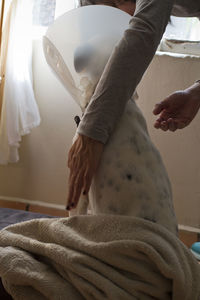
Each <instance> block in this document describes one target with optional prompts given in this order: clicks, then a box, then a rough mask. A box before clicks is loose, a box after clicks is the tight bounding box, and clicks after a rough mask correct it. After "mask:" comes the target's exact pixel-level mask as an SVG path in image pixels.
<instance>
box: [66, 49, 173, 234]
mask: <svg viewBox="0 0 200 300" xmlns="http://www.w3.org/2000/svg"><path fill="white" fill-rule="evenodd" d="M88 48H89V46H88V45H86V46H85V47H84V46H82V47H81V48H79V49H77V51H75V55H74V65H75V69H76V71H77V73H79V74H80V86H79V88H80V90H81V91H82V95H83V101H82V102H81V105H80V106H81V109H82V111H83V114H84V110H85V109H86V107H87V105H88V103H89V101H90V99H91V96H92V94H93V92H94V90H95V87H96V85H97V82H98V79H99V78H100V74H101V72H102V71H103V68H102V67H101V68H99V70H97V66H96V65H95V64H94V63H93V61H94V53H92V49H89V50H90V51H89V53H90V55H87V53H88ZM86 49H87V51H86ZM91 57H92V59H91ZM98 57H99V54H98ZM91 68H94V69H95V76H94V71H93V69H91ZM91 74H92V76H91ZM136 98H137V93H136V92H135V93H134V95H133V97H132V98H131V99H130V100H129V101H128V102H127V104H126V106H125V110H124V112H123V114H122V116H121V118H120V120H119V122H118V124H117V126H116V128H115V129H114V131H113V132H112V134H111V136H110V138H109V140H108V142H107V144H106V145H105V147H104V151H103V154H102V158H101V162H100V165H99V167H98V169H97V171H96V173H95V175H94V178H93V180H92V184H91V187H90V191H89V194H88V197H87V196H83V195H82V196H81V198H80V200H79V203H78V205H77V207H76V208H75V209H72V210H71V211H70V216H73V215H80V214H88V212H89V213H91V214H112V215H125V216H133V217H137V218H143V219H145V220H148V221H150V222H154V223H157V224H160V225H162V226H164V227H165V228H167V229H168V230H170V231H171V232H173V233H175V234H176V235H177V233H178V227H177V220H176V216H175V212H174V207H173V200H172V190H171V184H170V181H169V178H168V174H167V171H166V168H165V166H164V163H163V160H162V157H161V155H160V153H159V151H158V149H157V148H156V147H155V145H154V144H153V142H152V140H151V138H150V136H149V133H148V129H147V124H146V121H145V118H144V116H143V114H142V112H141V110H140V109H139V107H138V105H137V103H136V101H135V100H136ZM79 121H80V119H79V118H78V117H76V122H77V125H78V123H79ZM76 138H77V133H76V134H75V137H74V139H73V142H74V141H75V140H76Z"/></svg>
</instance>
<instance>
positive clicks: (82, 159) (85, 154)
mask: <svg viewBox="0 0 200 300" xmlns="http://www.w3.org/2000/svg"><path fill="white" fill-rule="evenodd" d="M103 147H104V144H102V143H101V142H99V141H96V140H93V139H91V138H89V137H87V136H84V135H78V138H77V139H76V141H75V142H74V144H73V145H72V147H71V149H70V151H69V154H68V168H69V169H70V175H69V181H68V185H69V192H68V197H67V207H66V209H67V210H70V209H72V208H75V207H76V206H77V204H78V201H79V198H80V195H81V192H83V194H84V195H87V194H88V192H89V189H90V186H91V182H92V178H93V176H94V174H95V171H96V170H97V168H98V166H99V163H100V159H101V155H102V152H103Z"/></svg>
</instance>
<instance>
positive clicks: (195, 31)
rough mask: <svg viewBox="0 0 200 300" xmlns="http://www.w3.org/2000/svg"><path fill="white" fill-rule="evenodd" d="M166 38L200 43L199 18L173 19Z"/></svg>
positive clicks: (165, 35)
mask: <svg viewBox="0 0 200 300" xmlns="http://www.w3.org/2000/svg"><path fill="white" fill-rule="evenodd" d="M164 37H165V38H167V39H176V40H184V41H199V42H200V21H199V20H198V19H197V18H178V17H173V16H172V17H171V22H170V23H169V25H168V26H167V28H166V31H165V34H164Z"/></svg>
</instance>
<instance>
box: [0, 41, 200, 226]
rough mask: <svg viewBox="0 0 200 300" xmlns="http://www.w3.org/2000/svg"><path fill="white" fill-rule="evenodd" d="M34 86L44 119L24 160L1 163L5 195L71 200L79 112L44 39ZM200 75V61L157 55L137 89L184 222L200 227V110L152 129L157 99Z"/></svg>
mask: <svg viewBox="0 0 200 300" xmlns="http://www.w3.org/2000/svg"><path fill="white" fill-rule="evenodd" d="M33 71H34V88H35V95H36V99H37V102H38V105H39V109H40V114H41V118H42V123H41V125H40V127H38V128H36V129H34V130H33V131H32V133H31V134H30V135H28V136H25V137H24V138H23V141H22V144H21V148H20V158H21V160H20V162H19V163H17V164H10V165H8V166H0V196H7V197H18V198H22V199H29V200H33V201H34V200H37V201H43V202H49V203H57V204H66V196H67V177H68V168H67V153H68V150H69V148H70V146H71V140H72V137H73V135H74V132H75V130H76V125H75V122H74V120H73V118H74V116H75V115H76V114H79V115H80V110H79V108H78V106H77V105H76V103H75V102H74V101H73V100H72V98H71V97H70V96H69V94H68V93H67V92H66V90H65V89H64V88H63V86H62V85H61V84H60V83H59V82H58V80H57V79H56V78H55V77H54V75H53V73H52V72H51V71H50V69H49V67H48V66H47V64H46V62H45V59H44V55H43V51H42V45H41V42H40V41H35V42H34V56H33ZM197 78H200V61H199V60H197V59H194V58H193V59H190V58H188V59H185V60H184V59H178V58H172V57H155V59H154V61H153V63H152V65H151V67H150V68H149V70H148V72H147V73H146V74H145V76H144V79H143V81H142V84H141V85H140V87H139V89H138V91H139V95H140V100H139V101H138V104H139V105H140V106H141V108H142V110H143V112H144V114H145V116H146V118H147V122H148V127H149V131H150V134H151V136H152V138H153V140H154V141H155V143H156V144H157V146H158V148H159V149H160V151H161V153H162V155H163V159H164V161H165V163H166V166H167V169H168V172H169V175H170V178H171V181H172V185H173V191H174V202H175V208H176V213H177V216H178V220H179V223H181V224H185V225H193V226H197V227H198V226H199V227H200V214H199V211H200V160H199V153H200V134H199V128H200V114H199V115H198V117H197V118H196V119H195V120H194V122H193V123H192V124H191V126H190V127H188V128H186V129H184V130H182V131H179V132H175V133H166V132H161V131H159V130H156V129H154V128H153V120H155V117H154V116H153V115H152V113H151V111H152V109H153V106H154V104H155V103H156V102H157V101H160V100H162V98H163V97H164V96H166V95H168V94H169V93H171V92H172V91H175V90H177V89H182V88H184V87H187V86H188V85H190V84H191V83H192V82H193V81H194V80H195V79H197Z"/></svg>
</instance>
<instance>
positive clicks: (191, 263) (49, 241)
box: [0, 215, 200, 300]
mask: <svg viewBox="0 0 200 300" xmlns="http://www.w3.org/2000/svg"><path fill="white" fill-rule="evenodd" d="M0 276H1V277H2V282H3V285H4V287H5V289H6V290H7V292H8V293H9V294H11V295H12V297H13V298H14V299H16V300H18V299H20V300H27V299H28V300H32V299H34V300H35V299H37V300H44V299H50V300H59V299H60V300H64V299H70V300H71V299H73V300H75V299H77V300H79V299H88V300H90V299H91V300H97V299H98V300H100V299H102V300H105V299H113V300H129V299H130V300H133V299H141V300H147V299H148V300H150V299H162V300H165V299H166V300H168V299H174V300H180V299H181V300H199V299H200V266H199V265H198V263H197V261H196V259H195V258H194V257H193V255H192V254H191V253H190V251H189V250H188V249H187V247H186V246H185V245H184V244H183V243H182V242H181V241H180V240H179V239H178V238H177V237H176V236H175V235H173V234H172V233H171V232H169V231H168V230H167V229H165V228H164V227H163V226H161V225H158V224H155V223H152V222H150V221H147V220H143V219H140V218H135V217H127V216H117V215H84V216H73V217H69V218H59V219H57V218H56V219H46V218H45V219H36V220H31V221H27V222H22V223H18V224H15V225H11V226H9V227H7V228H5V229H3V230H1V231H0Z"/></svg>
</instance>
